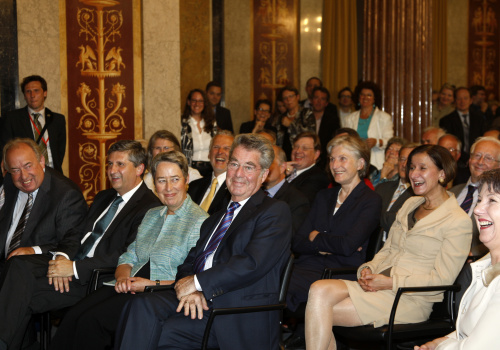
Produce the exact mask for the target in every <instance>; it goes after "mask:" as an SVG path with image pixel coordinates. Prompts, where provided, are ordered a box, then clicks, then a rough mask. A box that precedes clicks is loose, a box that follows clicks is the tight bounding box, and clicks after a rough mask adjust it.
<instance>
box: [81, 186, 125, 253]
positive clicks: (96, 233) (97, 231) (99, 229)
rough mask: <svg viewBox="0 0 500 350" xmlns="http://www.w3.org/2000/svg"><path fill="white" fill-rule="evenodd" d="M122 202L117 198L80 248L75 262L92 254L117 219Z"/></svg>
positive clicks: (119, 197) (120, 198)
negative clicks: (96, 243) (92, 250)
mask: <svg viewBox="0 0 500 350" xmlns="http://www.w3.org/2000/svg"><path fill="white" fill-rule="evenodd" d="M121 202H123V198H122V197H121V196H116V198H115V200H114V201H113V203H112V204H111V206H110V207H109V209H108V211H107V212H106V214H104V216H103V217H101V218H100V219H99V221H97V222H96V223H95V225H94V230H93V231H92V233H91V234H90V236H88V237H87V239H86V240H85V242H83V243H82V245H81V246H80V249H79V250H78V253H76V256H75V259H74V260H75V261H78V260H82V259H84V258H86V257H87V254H88V253H89V252H90V250H91V249H92V247H93V246H94V244H95V242H96V241H97V239H98V238H99V237H101V236H102V235H103V233H104V231H106V229H107V228H108V226H109V224H110V223H111V221H112V220H113V218H114V217H115V214H116V211H117V210H118V206H119V205H120V203H121Z"/></svg>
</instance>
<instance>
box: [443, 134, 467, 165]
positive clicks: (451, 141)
mask: <svg viewBox="0 0 500 350" xmlns="http://www.w3.org/2000/svg"><path fill="white" fill-rule="evenodd" d="M438 145H439V146H442V147H444V148H446V149H447V150H448V151H449V152H450V153H451V156H452V157H453V159H455V161H456V162H458V160H459V159H460V156H461V155H462V153H461V152H460V149H461V148H462V143H461V142H460V140H459V139H458V138H457V137H456V136H455V135H451V134H445V135H443V136H441V137H440V138H439V141H438Z"/></svg>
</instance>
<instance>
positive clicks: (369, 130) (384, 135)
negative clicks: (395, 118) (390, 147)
mask: <svg viewBox="0 0 500 350" xmlns="http://www.w3.org/2000/svg"><path fill="white" fill-rule="evenodd" d="M353 100H354V103H355V104H356V105H358V106H359V108H360V109H359V110H357V111H356V112H353V113H351V114H350V115H348V116H347V117H346V119H345V125H344V127H346V128H352V129H354V130H356V131H357V132H358V134H359V136H360V137H361V138H362V139H364V140H365V142H366V144H367V145H368V148H370V150H371V158H370V162H371V164H373V165H374V166H375V167H376V168H377V169H381V168H382V165H383V164H384V158H385V157H384V152H385V147H386V146H387V141H389V139H390V138H391V137H393V136H394V125H393V123H392V117H391V116H390V115H389V114H387V113H386V112H384V111H382V110H381V109H380V106H381V105H382V92H381V91H380V88H379V86H378V85H377V84H375V83H374V82H371V81H362V82H360V83H359V84H358V86H356V89H355V90H354V95H353Z"/></svg>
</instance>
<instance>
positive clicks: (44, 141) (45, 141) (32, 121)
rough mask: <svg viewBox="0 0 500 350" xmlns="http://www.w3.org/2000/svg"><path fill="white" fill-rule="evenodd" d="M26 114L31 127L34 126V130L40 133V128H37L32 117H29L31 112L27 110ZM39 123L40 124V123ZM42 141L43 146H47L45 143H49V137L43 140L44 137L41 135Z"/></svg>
mask: <svg viewBox="0 0 500 350" xmlns="http://www.w3.org/2000/svg"><path fill="white" fill-rule="evenodd" d="M28 116H29V117H30V121H31V125H33V127H34V128H35V130H36V131H37V132H38V135H40V133H41V132H42V131H41V130H40V129H38V127H37V126H36V123H35V121H34V120H33V118H32V117H31V114H30V113H29V112H28ZM40 125H41V124H40ZM42 141H43V143H45V147H47V143H49V138H47V140H45V137H43V136H42Z"/></svg>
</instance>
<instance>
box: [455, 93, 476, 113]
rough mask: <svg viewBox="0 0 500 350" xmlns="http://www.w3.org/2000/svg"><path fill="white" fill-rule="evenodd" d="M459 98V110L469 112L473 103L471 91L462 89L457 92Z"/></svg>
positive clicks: (457, 101)
mask: <svg viewBox="0 0 500 350" xmlns="http://www.w3.org/2000/svg"><path fill="white" fill-rule="evenodd" d="M456 96H457V100H456V101H455V104H456V105H457V110H458V111H459V112H462V113H468V112H469V107H470V105H471V104H472V100H471V98H470V92H469V91H468V90H465V89H460V90H458V91H457V92H456Z"/></svg>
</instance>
